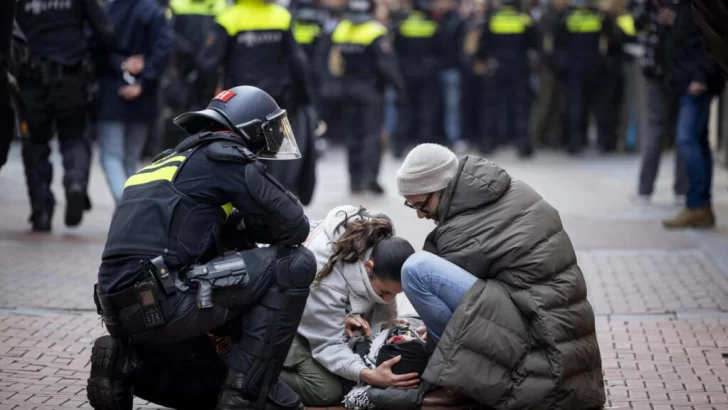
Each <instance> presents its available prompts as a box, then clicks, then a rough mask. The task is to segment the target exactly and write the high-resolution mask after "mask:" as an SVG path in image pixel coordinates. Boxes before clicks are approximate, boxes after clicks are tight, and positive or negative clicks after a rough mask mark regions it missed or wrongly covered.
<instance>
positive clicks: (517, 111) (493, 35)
mask: <svg viewBox="0 0 728 410" xmlns="http://www.w3.org/2000/svg"><path fill="white" fill-rule="evenodd" d="M537 46H538V38H537V31H536V29H535V27H534V25H533V23H532V21H531V17H529V15H528V14H526V13H522V12H520V11H519V10H518V1H517V0H501V1H500V5H499V6H496V7H495V8H494V10H493V12H492V13H491V14H490V15H489V16H488V18H487V19H486V22H485V27H484V28H483V34H482V37H481V39H480V43H479V48H478V52H477V57H476V59H477V63H476V70H477V71H479V72H482V73H483V74H484V77H483V82H482V89H481V95H482V98H483V100H482V101H483V104H482V107H481V109H482V111H481V113H480V118H481V121H484V124H483V126H482V128H481V130H482V131H483V135H481V138H483V141H482V143H481V144H480V146H481V149H482V150H483V151H484V152H486V153H487V152H490V151H491V150H492V149H494V148H495V147H496V146H497V145H498V144H501V143H512V144H514V145H515V146H516V148H517V150H518V155H519V156H520V157H522V158H525V157H530V156H531V154H532V153H533V148H532V147H531V141H530V137H529V134H528V121H529V119H530V116H531V83H530V68H529V60H528V51H529V49H535V48H537Z"/></svg>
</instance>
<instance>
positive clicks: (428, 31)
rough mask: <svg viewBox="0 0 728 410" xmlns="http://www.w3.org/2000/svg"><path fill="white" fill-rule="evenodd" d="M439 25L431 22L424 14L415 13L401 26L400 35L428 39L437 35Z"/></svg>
mask: <svg viewBox="0 0 728 410" xmlns="http://www.w3.org/2000/svg"><path fill="white" fill-rule="evenodd" d="M437 27H438V24H437V22H436V21H433V20H429V19H427V17H426V16H425V14H424V13H421V12H413V13H412V14H410V15H409V17H407V19H406V20H405V21H403V22H402V23H401V24H400V25H399V34H401V35H402V37H409V38H427V37H432V36H434V35H435V33H437Z"/></svg>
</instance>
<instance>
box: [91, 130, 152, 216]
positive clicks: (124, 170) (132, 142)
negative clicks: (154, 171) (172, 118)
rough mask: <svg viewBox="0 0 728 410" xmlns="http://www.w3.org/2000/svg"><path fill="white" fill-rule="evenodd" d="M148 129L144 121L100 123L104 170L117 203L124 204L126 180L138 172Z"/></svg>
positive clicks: (101, 158)
mask: <svg viewBox="0 0 728 410" xmlns="http://www.w3.org/2000/svg"><path fill="white" fill-rule="evenodd" d="M147 130H148V126H147V124H146V123H143V122H126V123H125V122H122V121H99V135H98V139H99V148H100V151H101V152H100V161H101V167H102V168H103V169H104V174H106V181H107V182H108V183H109V188H110V189H111V195H113V197H114V200H116V203H119V201H121V194H122V193H123V192H124V184H125V183H126V180H127V179H128V178H129V177H130V176H132V175H134V174H135V173H136V172H137V170H138V169H139V160H140V159H141V157H142V150H144V142H145V140H146V138H147Z"/></svg>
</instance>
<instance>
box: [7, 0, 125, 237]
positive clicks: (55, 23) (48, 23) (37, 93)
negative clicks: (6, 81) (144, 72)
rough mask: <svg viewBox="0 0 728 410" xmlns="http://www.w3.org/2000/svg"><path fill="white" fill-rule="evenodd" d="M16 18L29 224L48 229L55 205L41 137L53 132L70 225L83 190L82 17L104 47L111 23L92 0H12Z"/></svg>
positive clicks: (110, 41) (85, 53) (79, 212)
mask: <svg viewBox="0 0 728 410" xmlns="http://www.w3.org/2000/svg"><path fill="white" fill-rule="evenodd" d="M16 19H17V21H18V24H19V25H20V28H21V29H22V30H23V32H24V33H25V35H26V37H27V40H28V46H29V48H30V59H29V61H28V63H27V64H26V66H25V67H24V68H23V69H22V70H21V72H20V76H19V77H18V82H19V84H20V89H21V94H22V99H23V103H24V105H25V106H26V108H27V111H28V113H29V115H28V118H27V121H28V127H29V129H30V144H26V145H25V146H24V147H23V149H24V151H25V153H24V159H25V174H26V178H27V184H28V194H29V196H30V203H31V208H32V213H31V217H30V220H31V222H32V225H33V230H34V231H43V232H48V231H50V230H51V220H52V217H53V211H54V208H55V198H54V196H53V192H51V189H50V186H51V180H52V178H53V166H52V164H51V163H50V162H49V158H48V157H49V155H50V152H51V150H50V146H49V142H50V140H51V138H53V135H54V134H55V133H57V134H58V140H59V143H60V149H61V153H62V154H63V166H64V169H65V175H64V178H63V185H64V187H65V190H66V215H65V222H66V225H68V226H76V225H78V224H79V223H81V220H82V219H83V212H84V210H85V209H86V208H88V207H89V206H90V204H89V203H88V198H87V196H86V186H87V183H88V172H89V166H90V159H91V147H90V143H89V141H88V138H87V137H86V120H87V118H86V103H87V91H86V84H87V79H86V78H85V71H86V66H85V64H84V62H85V61H87V59H88V57H89V51H90V50H89V42H88V41H87V39H86V34H85V31H84V30H85V27H86V23H90V25H91V27H92V28H93V32H94V38H95V40H96V41H98V42H99V43H100V44H101V45H103V47H104V48H105V50H106V51H107V52H108V51H110V50H113V49H114V47H115V39H114V35H113V32H112V29H111V26H110V25H109V24H108V22H107V21H106V17H105V16H104V12H103V11H102V9H101V8H100V6H99V4H98V3H97V2H96V1H94V0H67V1H55V0H19V1H18V9H17V12H16Z"/></svg>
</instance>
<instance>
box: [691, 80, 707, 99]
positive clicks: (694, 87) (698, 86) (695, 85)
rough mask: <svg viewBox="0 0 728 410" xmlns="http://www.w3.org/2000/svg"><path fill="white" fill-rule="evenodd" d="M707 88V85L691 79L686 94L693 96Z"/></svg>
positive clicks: (700, 93)
mask: <svg viewBox="0 0 728 410" xmlns="http://www.w3.org/2000/svg"><path fill="white" fill-rule="evenodd" d="M707 90H708V87H706V86H705V84H703V83H701V82H698V81H693V82H691V83H690V85H689V86H688V94H690V95H692V96H693V97H697V96H699V95H702V94H703V93H704V92H705V91H707Z"/></svg>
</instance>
